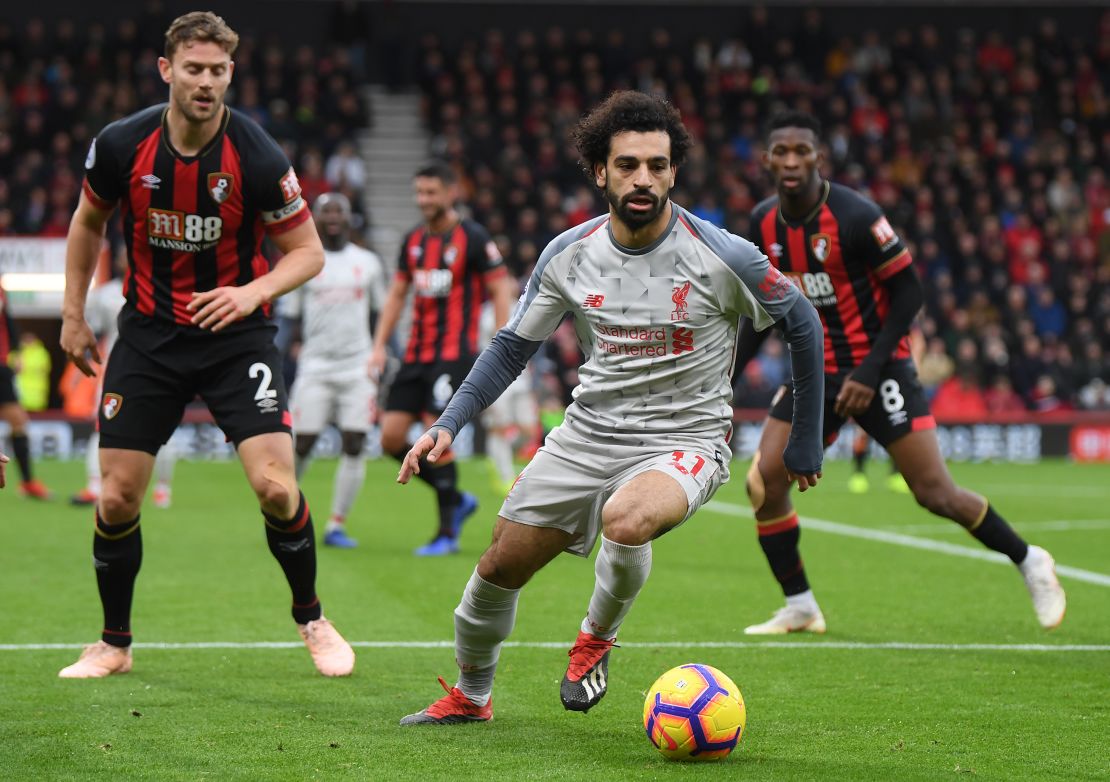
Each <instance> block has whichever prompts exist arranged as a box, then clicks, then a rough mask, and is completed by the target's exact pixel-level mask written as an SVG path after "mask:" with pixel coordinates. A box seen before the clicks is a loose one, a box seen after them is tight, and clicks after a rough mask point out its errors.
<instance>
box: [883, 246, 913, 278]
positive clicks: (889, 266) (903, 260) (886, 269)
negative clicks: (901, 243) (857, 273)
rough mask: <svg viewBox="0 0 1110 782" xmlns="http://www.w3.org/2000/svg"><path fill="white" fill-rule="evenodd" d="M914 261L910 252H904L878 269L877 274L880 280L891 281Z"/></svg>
mask: <svg viewBox="0 0 1110 782" xmlns="http://www.w3.org/2000/svg"><path fill="white" fill-rule="evenodd" d="M912 261H913V259H912V258H910V251H909V250H902V252H900V253H898V254H897V255H895V256H894V257H893V258H891V259H890V260H889V261H886V262H885V263H883V264H882V265H881V266H879V267H878V268H876V269H875V274H877V275H878V276H879V279H880V280H886V279H889V278H891V277H893V276H894V275H895V274H897V273H898V272H900V271H902V270H903V269H905V268H906V267H907V266H909V265H910V263H911V262H912Z"/></svg>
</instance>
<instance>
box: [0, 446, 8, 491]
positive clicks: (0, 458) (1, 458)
mask: <svg viewBox="0 0 1110 782" xmlns="http://www.w3.org/2000/svg"><path fill="white" fill-rule="evenodd" d="M7 463H8V457H7V456H5V455H4V454H2V453H0V489H3V488H4V487H5V486H7V485H8V480H7V478H5V477H4V465H5V464H7Z"/></svg>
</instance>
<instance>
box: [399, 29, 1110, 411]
mask: <svg viewBox="0 0 1110 782" xmlns="http://www.w3.org/2000/svg"><path fill="white" fill-rule="evenodd" d="M1092 16H1093V17H1094V14H1093V13H1092ZM790 18H791V19H797V20H800V21H799V22H797V23H795V22H791V24H790V25H789V26H786V25H780V24H779V23H778V22H777V20H776V16H775V12H774V11H770V12H768V11H767V10H765V9H761V8H755V9H752V11H751V12H750V16H749V17H748V18H747V19H746V20H745V22H744V23H743V24H742V25H741V26H740V28H739V29H737V30H735V31H732V33H734V34H731V33H730V31H729V30H728V29H727V26H726V25H723V26H722V29H721V30H720V31H719V32H718V33H715V34H710V35H705V36H704V37H698V38H692V39H690V38H685V37H680V36H679V34H678V33H672V32H669V31H668V30H666V29H662V28H660V29H658V30H656V31H655V32H654V33H653V34H651V35H650V36H648V37H646V38H643V39H636V40H631V39H626V38H625V37H624V33H622V31H621V30H620V29H611V30H608V31H605V32H600V31H590V30H586V29H580V30H573V31H568V30H564V29H561V28H558V27H551V28H548V29H546V30H543V31H542V32H532V31H528V30H524V31H520V32H516V33H513V34H511V35H510V34H506V33H503V32H501V31H498V30H488V31H487V32H486V33H485V34H484V35H483V36H481V37H475V38H470V39H466V40H462V41H454V42H450V43H448V42H445V41H444V40H443V39H441V38H440V37H438V36H436V35H434V34H427V35H425V36H424V37H423V38H422V39H421V40H420V47H421V50H420V58H419V64H418V71H417V79H418V82H419V86H420V88H421V91H422V93H423V95H424V99H425V100H424V106H425V116H426V121H427V124H428V127H429V128H430V130H431V131H432V133H433V134H434V141H433V152H434V153H436V154H438V155H441V156H443V157H445V158H447V159H448V160H450V161H451V162H452V163H453V164H454V165H455V166H456V167H457V169H458V171H459V173H460V175H462V177H463V181H464V182H465V184H466V188H467V190H468V196H469V201H470V205H471V208H472V211H473V213H474V216H475V217H476V218H477V219H478V220H479V221H481V222H483V223H484V224H485V225H486V226H487V227H488V228H489V229H490V231H491V233H493V234H494V235H495V237H496V240H497V242H498V244H499V245H500V246H501V249H502V251H503V253H504V255H505V257H506V258H508V259H509V262H510V266H511V267H512V268H513V270H514V271H515V272H516V273H518V274H524V273H526V272H527V271H528V269H529V268H530V267H531V266H532V264H534V263H535V261H536V258H537V256H538V254H539V252H540V251H541V250H542V248H543V247H544V245H545V243H546V242H547V241H549V240H550V239H551V238H552V237H554V236H555V235H557V234H558V233H559V232H561V231H563V230H564V229H566V228H567V227H569V226H572V225H574V224H577V223H579V222H581V221H583V220H585V219H586V218H588V217H590V216H592V215H593V214H596V213H597V212H598V211H599V210H601V209H602V208H603V206H602V204H601V202H600V200H599V198H598V194H597V193H596V191H595V189H594V188H593V186H592V185H591V184H590V183H588V182H587V180H586V179H585V178H584V177H583V176H582V174H581V172H580V170H579V169H578V167H577V166H576V160H577V153H576V152H575V150H574V147H573V145H572V144H571V143H570V141H569V137H568V131H569V129H570V128H571V127H572V126H573V125H574V123H575V122H576V121H577V120H578V118H579V117H580V115H581V114H582V112H583V111H585V110H588V109H589V108H590V107H591V106H592V105H594V104H595V103H597V102H599V101H600V100H601V99H603V98H604V97H605V96H606V95H607V94H608V93H609V91H611V90H613V89H617V88H635V89H640V90H647V91H655V92H658V93H661V94H663V95H666V96H667V97H668V98H669V99H670V100H671V101H672V102H673V103H674V104H675V105H676V106H677V107H678V108H679V109H680V111H681V112H682V115H683V118H684V121H685V122H686V125H687V127H688V128H689V129H690V130H691V131H692V133H693V134H694V135H695V136H696V138H697V139H698V142H699V143H698V145H697V147H696V148H695V149H694V151H693V153H692V155H691V159H690V161H689V162H688V164H687V165H686V166H685V168H684V170H682V171H681V172H680V173H679V177H678V185H677V187H676V189H675V191H674V199H675V200H676V201H678V202H680V203H682V204H683V205H685V206H687V207H688V208H690V209H692V210H693V211H694V212H696V213H697V214H699V215H700V216H701V217H703V218H705V219H708V220H711V221H712V222H714V223H717V224H719V225H722V226H724V227H727V228H728V229H729V230H732V231H734V232H736V233H739V234H741V235H750V230H749V229H750V225H749V222H748V216H749V213H750V211H751V209H752V207H753V206H755V204H756V203H758V202H759V201H760V200H761V199H762V198H764V197H766V196H768V195H770V194H771V190H772V188H771V185H770V181H769V179H768V177H767V176H766V174H765V172H764V170H763V167H762V164H761V155H762V149H763V138H762V123H763V121H764V120H766V118H768V117H769V116H770V114H771V113H773V112H774V111H775V110H777V109H778V108H782V107H787V106H789V107H794V108H800V109H806V110H810V111H812V112H814V113H815V114H817V115H818V116H819V117H820V118H821V120H822V122H823V125H824V128H825V133H824V141H825V150H824V152H825V165H826V168H825V173H826V175H827V176H829V177H830V178H832V179H834V180H836V181H839V182H843V183H844V184H846V185H849V186H851V187H853V188H855V189H857V190H859V191H861V192H863V193H865V194H866V195H868V196H870V197H871V198H873V199H874V200H875V201H877V202H878V203H879V204H880V205H881V206H882V207H883V209H884V210H885V211H886V213H887V215H888V216H889V217H890V219H891V222H892V223H894V224H895V225H896V226H897V227H898V229H899V231H900V232H901V234H902V236H903V238H904V239H906V241H907V243H908V244H909V246H910V249H911V252H912V253H913V256H914V259H915V261H916V265H917V269H918V271H919V273H920V274H921V276H922V278H923V281H924V283H925V287H926V291H927V305H926V308H925V311H924V313H923V316H922V318H921V323H920V327H921V330H922V333H923V336H924V342H925V346H926V347H925V351H924V355H923V357H922V359H921V376H922V380H923V381H924V383H925V384H926V386H927V387H928V389H929V392H930V394H935V400H934V402H935V404H936V406H937V408H938V409H937V410H936V412H938V413H946V412H951V411H958V412H969V411H970V412H978V411H980V410H982V411H1022V410H1038V411H1055V410H1067V409H1073V408H1097V409H1106V408H1110V390H1108V388H1107V383H1108V381H1110V182H1107V175H1106V169H1107V163H1108V162H1110V97H1108V94H1110V12H1106V13H1104V14H1103V15H1102V16H1101V19H1100V20H1099V22H1098V24H1096V25H1093V26H1091V27H1090V28H1089V29H1086V30H1084V31H1083V32H1082V34H1081V35H1080V36H1078V37H1073V36H1070V35H1069V36H1065V35H1063V34H1062V33H1061V32H1060V31H1059V29H1058V28H1057V25H1056V23H1055V22H1054V20H1053V19H1052V18H1051V17H1049V16H1044V17H1042V18H1041V19H1040V21H1039V23H1038V24H1037V26H1036V29H1034V30H1030V31H1029V32H1027V33H1024V34H1021V35H1019V36H1006V35H1004V34H1002V33H1000V32H998V31H986V32H981V31H975V30H972V29H970V28H962V29H961V28H957V27H956V26H948V25H946V27H945V30H944V32H941V31H940V30H939V29H938V28H937V27H935V26H932V25H924V26H920V27H916V28H914V29H910V28H901V29H898V30H895V31H894V32H892V33H888V34H881V33H880V32H878V31H875V30H867V29H863V31H862V32H860V33H858V34H855V35H850V36H834V35H832V34H830V33H829V32H828V31H827V28H826V24H825V20H824V18H823V16H822V13H821V12H820V11H818V10H809V11H807V12H805V13H804V14H802V15H800V16H799V15H796V14H791V15H790ZM786 371H787V370H786V368H785V367H784V365H783V350H782V347H781V345H773V344H772V345H771V347H770V348H769V349H768V351H767V352H766V353H765V354H764V356H763V357H762V358H761V360H760V361H758V362H752V364H751V365H750V366H749V369H748V371H747V372H745V374H744V376H743V377H741V378H738V379H737V403H738V404H740V405H743V406H761V405H763V404H765V403H766V402H767V401H768V400H769V398H770V396H771V395H772V394H773V393H774V390H775V389H776V388H777V386H778V384H779V383H781V382H782V381H783V379H784V378H785V377H786V374H785V373H786Z"/></svg>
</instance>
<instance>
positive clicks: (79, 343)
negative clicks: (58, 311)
mask: <svg viewBox="0 0 1110 782" xmlns="http://www.w3.org/2000/svg"><path fill="white" fill-rule="evenodd" d="M58 341H59V343H60V344H61V346H62V350H63V351H65V354H66V357H67V358H69V360H70V361H72V362H73V363H74V364H75V365H76V366H77V368H78V369H80V370H81V372H82V373H83V374H85V375H87V376H88V377H96V370H95V369H93V368H92V367H91V366H90V365H89V361H90V360H91V361H92V362H93V363H96V364H100V363H101V360H100V351H99V350H97V347H96V335H95V334H93V330H92V329H91V328H89V324H88V323H86V322H85V319H84V318H63V319H62V336H61V338H60V339H59V340H58Z"/></svg>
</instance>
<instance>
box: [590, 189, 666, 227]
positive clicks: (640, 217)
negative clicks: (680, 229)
mask: <svg viewBox="0 0 1110 782" xmlns="http://www.w3.org/2000/svg"><path fill="white" fill-rule="evenodd" d="M633 198H650V199H651V202H652V208H651V209H648V210H647V211H646V212H636V211H633V210H632V209H631V208H630V206H629V202H630V201H631V200H632V199H633ZM605 200H606V201H608V202H609V204H610V205H611V206H612V207H613V211H614V212H616V215H617V218H618V219H619V220H620V221H621V222H622V223H624V224H625V225H626V226H628V227H629V228H631V229H632V230H633V231H635V230H637V229H639V228H643V227H644V226H645V225H650V224H651V223H652V222H653V221H654V220H655V219H656V218H657V217H659V215H660V214H661V213H662V211H663V208H664V207H665V206H666V205H667V196H663V198H659V197H658V196H657V195H655V193H652V192H651V191H649V190H634V191H632V192H631V193H629V194H628V195H626V196H625V197H624V198H621V197H620V196H618V195H617V194H616V193H614V192H613V191H612V190H610V189H609V185H608V184H606V185H605Z"/></svg>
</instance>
